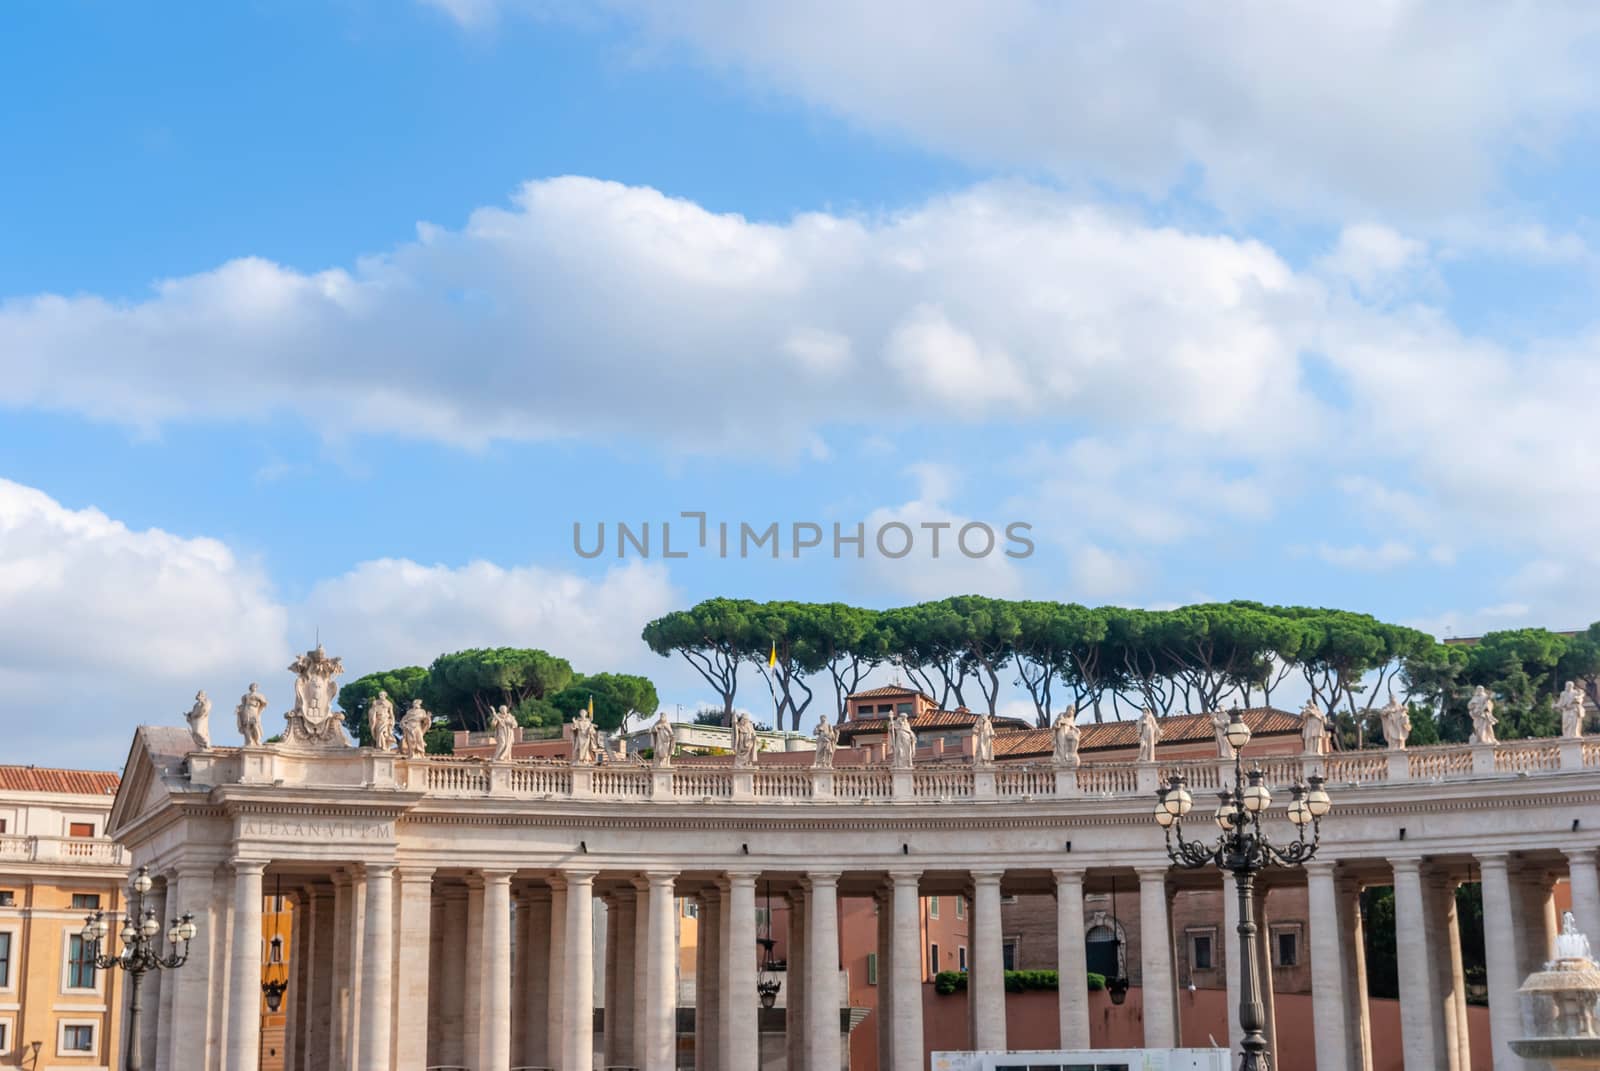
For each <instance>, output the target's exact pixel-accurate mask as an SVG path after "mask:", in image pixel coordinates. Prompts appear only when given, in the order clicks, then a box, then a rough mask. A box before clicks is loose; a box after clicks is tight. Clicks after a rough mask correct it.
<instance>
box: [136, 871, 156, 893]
mask: <svg viewBox="0 0 1600 1071" xmlns="http://www.w3.org/2000/svg"><path fill="white" fill-rule="evenodd" d="M153 885H155V882H154V881H152V880H151V878H150V869H149V868H148V867H140V868H139V873H138V874H137V875H136V876H135V877H134V879H133V891H134V892H136V893H138V894H139V895H140V896H143V895H144V894H145V893H147V892H149V891H150V888H151V886H153Z"/></svg>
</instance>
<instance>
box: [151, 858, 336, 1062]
mask: <svg viewBox="0 0 1600 1071" xmlns="http://www.w3.org/2000/svg"><path fill="white" fill-rule="evenodd" d="M310 899H311V917H310V919H309V920H308V924H309V926H310V928H311V957H310V960H309V962H308V963H307V964H306V966H307V968H308V970H309V971H310V980H309V982H308V984H307V986H306V1007H308V1008H309V1009H310V1014H309V1016H308V1019H307V1021H308V1022H309V1023H310V1025H311V1034H310V1036H309V1037H307V1038H306V1058H305V1071H331V1069H332V1068H333V1067H334V1066H335V1065H334V1064H332V1063H330V1062H329V1061H330V1060H331V1059H332V1056H333V1047H332V1044H331V1039H332V1036H333V1029H334V1023H335V1021H336V1017H335V1011H334V1006H333V995H332V994H333V992H334V956H333V947H334V944H335V943H336V940H335V938H336V931H335V930H334V924H335V923H336V922H337V919H336V918H335V916H334V909H333V902H334V891H333V886H332V885H321V884H318V885H314V886H312V887H311V897H310ZM173 1071H177V1069H176V1067H174V1068H173Z"/></svg>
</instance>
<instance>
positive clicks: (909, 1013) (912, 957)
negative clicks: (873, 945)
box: [878, 870, 922, 1071]
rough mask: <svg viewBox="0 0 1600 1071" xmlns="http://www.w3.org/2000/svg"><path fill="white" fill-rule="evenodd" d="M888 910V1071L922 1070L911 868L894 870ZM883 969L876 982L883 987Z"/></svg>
mask: <svg viewBox="0 0 1600 1071" xmlns="http://www.w3.org/2000/svg"><path fill="white" fill-rule="evenodd" d="M889 877H890V879H891V880H892V881H893V882H894V892H893V894H892V900H891V906H890V914H891V916H892V918H893V927H894V952H893V955H891V956H890V970H891V972H892V974H891V975H890V978H889V987H890V988H891V989H892V990H893V991H894V998H893V1002H892V1005H891V1007H892V1009H893V1014H894V1019H893V1020H892V1024H891V1033H892V1035H893V1036H892V1044H891V1049H890V1051H891V1053H892V1054H893V1057H894V1065H893V1068H892V1069H891V1071H922V899H921V895H920V893H919V891H918V884H919V883H920V882H921V880H922V875H921V873H919V872H918V871H915V870H896V871H894V872H892V873H891V874H890V875H889ZM883 981H884V977H883V973H882V972H881V971H880V972H879V974H878V986H879V988H880V989H882V988H883Z"/></svg>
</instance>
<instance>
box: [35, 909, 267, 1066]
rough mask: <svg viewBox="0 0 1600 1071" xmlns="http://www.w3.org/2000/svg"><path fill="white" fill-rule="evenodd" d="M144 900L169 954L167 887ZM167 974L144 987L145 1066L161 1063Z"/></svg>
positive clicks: (152, 976) (156, 974)
mask: <svg viewBox="0 0 1600 1071" xmlns="http://www.w3.org/2000/svg"><path fill="white" fill-rule="evenodd" d="M144 902H145V906H146V907H153V908H155V911H156V919H157V921H159V922H160V923H161V932H160V933H159V934H157V935H156V938H155V942H156V948H157V950H159V951H160V952H161V954H162V955H165V954H166V953H167V951H168V950H169V948H170V947H171V946H169V945H168V944H167V923H168V916H167V888H166V886H165V885H162V884H159V883H158V884H156V885H154V886H153V887H152V888H151V889H150V891H149V892H148V893H146V894H145V898H144ZM132 909H133V908H132V905H130V906H129V910H130V911H131V910H132ZM298 932H299V931H298V928H296V934H298ZM165 974H166V972H165V971H151V972H150V973H149V974H147V975H145V976H144V988H143V989H142V990H141V991H140V993H139V1003H140V1004H141V1005H142V1014H141V1017H140V1019H139V1037H138V1043H139V1054H140V1055H141V1056H142V1057H144V1066H145V1067H147V1068H153V1067H156V1066H158V1065H159V1063H160V1057H158V1056H157V1055H156V1053H157V1052H158V1051H159V1047H160V1040H161V1033H160V1028H161V998H162V992H163V991H164V990H165V989H166V988H167V987H166V985H165V984H164V982H165V979H164V977H163V975H165ZM127 988H128V992H129V993H130V994H131V993H132V987H127ZM291 1007H292V1005H291ZM124 1014H126V1013H124ZM293 1023H294V1017H293V1016H292V1015H291V1016H290V1025H291V1026H292V1025H293ZM13 1048H15V1046H13Z"/></svg>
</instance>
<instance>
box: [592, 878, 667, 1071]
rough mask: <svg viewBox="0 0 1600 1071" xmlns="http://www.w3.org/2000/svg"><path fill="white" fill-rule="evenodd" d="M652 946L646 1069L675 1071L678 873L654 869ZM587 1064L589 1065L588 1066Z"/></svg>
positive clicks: (648, 974)
mask: <svg viewBox="0 0 1600 1071" xmlns="http://www.w3.org/2000/svg"><path fill="white" fill-rule="evenodd" d="M645 878H646V880H647V881H648V882H649V883H650V894H649V905H648V910H649V915H650V919H649V927H648V929H649V945H650V955H649V961H648V964H647V969H646V971H645V974H644V979H645V988H646V996H645V1018H646V1020H647V1023H648V1026H647V1028H646V1031H645V1037H646V1039H647V1044H646V1046H645V1053H644V1064H643V1067H644V1071H675V1068H676V1067H677V1048H678V1022H677V1019H678V965H677V962H676V960H677V958H678V934H677V920H676V919H675V918H674V917H673V905H674V902H675V901H674V889H673V883H674V881H675V880H676V879H677V875H676V874H675V873H672V872H670V871H659V870H657V871H650V872H648V873H647V874H646V875H645ZM585 1066H587V1065H585Z"/></svg>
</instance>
